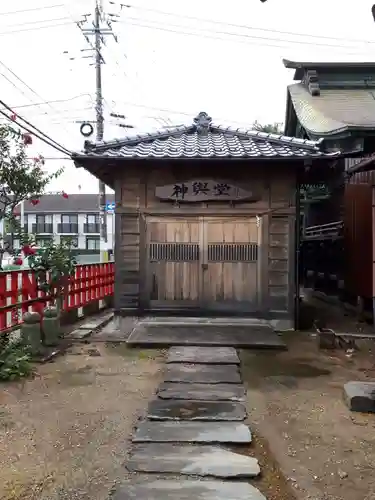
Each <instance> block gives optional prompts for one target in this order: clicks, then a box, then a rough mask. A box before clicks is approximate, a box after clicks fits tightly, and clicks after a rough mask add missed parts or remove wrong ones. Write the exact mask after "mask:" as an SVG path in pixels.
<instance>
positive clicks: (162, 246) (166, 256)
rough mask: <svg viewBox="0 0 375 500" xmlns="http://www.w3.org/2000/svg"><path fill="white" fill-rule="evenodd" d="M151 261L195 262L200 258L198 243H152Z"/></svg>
mask: <svg viewBox="0 0 375 500" xmlns="http://www.w3.org/2000/svg"><path fill="white" fill-rule="evenodd" d="M150 260H151V262H155V261H156V262H160V261H168V262H194V261H197V260H199V245H198V244H197V243H151V244H150Z"/></svg>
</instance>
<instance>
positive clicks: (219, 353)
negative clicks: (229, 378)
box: [167, 346, 240, 365]
mask: <svg viewBox="0 0 375 500" xmlns="http://www.w3.org/2000/svg"><path fill="white" fill-rule="evenodd" d="M167 363H203V364H214V365H220V364H224V365H225V364H227V365H230V364H235V365H239V364H240V359H239V357H238V355H237V351H236V349H234V347H196V346H183V347H171V348H170V349H169V352H168V358H167Z"/></svg>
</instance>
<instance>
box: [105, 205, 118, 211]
mask: <svg viewBox="0 0 375 500" xmlns="http://www.w3.org/2000/svg"><path fill="white" fill-rule="evenodd" d="M115 207H116V203H107V204H106V206H105V209H106V211H107V212H110V213H113V212H114V211H115Z"/></svg>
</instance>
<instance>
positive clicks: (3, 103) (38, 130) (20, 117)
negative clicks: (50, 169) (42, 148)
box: [0, 100, 70, 154]
mask: <svg viewBox="0 0 375 500" xmlns="http://www.w3.org/2000/svg"><path fill="white" fill-rule="evenodd" d="M0 104H1V105H2V106H3V107H4V108H5V109H7V110H8V111H10V112H11V113H13V110H12V108H10V107H9V106H8V105H7V104H5V102H4V101H1V100H0ZM16 116H17V118H19V119H20V120H22V121H23V122H24V123H26V125H28V126H29V127H32V128H34V129H35V130H36V131H37V132H39V134H42V136H44V137H45V138H46V139H48V140H49V141H51V142H53V143H55V144H56V146H58V147H59V148H61V150H64V149H65V151H66V153H67V154H70V151H69V150H68V149H66V148H64V146H62V145H61V144H59V143H58V142H56V141H54V140H53V139H52V138H51V137H49V136H48V135H47V134H45V133H44V132H42V131H41V130H40V129H38V128H37V127H35V125H33V124H32V123H30V122H29V121H27V120H25V118H23V117H22V116H20V115H16ZM18 125H19V124H18Z"/></svg>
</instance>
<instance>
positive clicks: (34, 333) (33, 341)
mask: <svg viewBox="0 0 375 500" xmlns="http://www.w3.org/2000/svg"><path fill="white" fill-rule="evenodd" d="M40 320H41V316H40V314H39V313H37V312H27V313H25V314H24V315H23V323H22V324H21V339H22V342H23V344H24V345H27V346H28V347H29V348H30V352H31V354H33V355H38V354H40V353H41V352H42V335H41V330H40Z"/></svg>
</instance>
